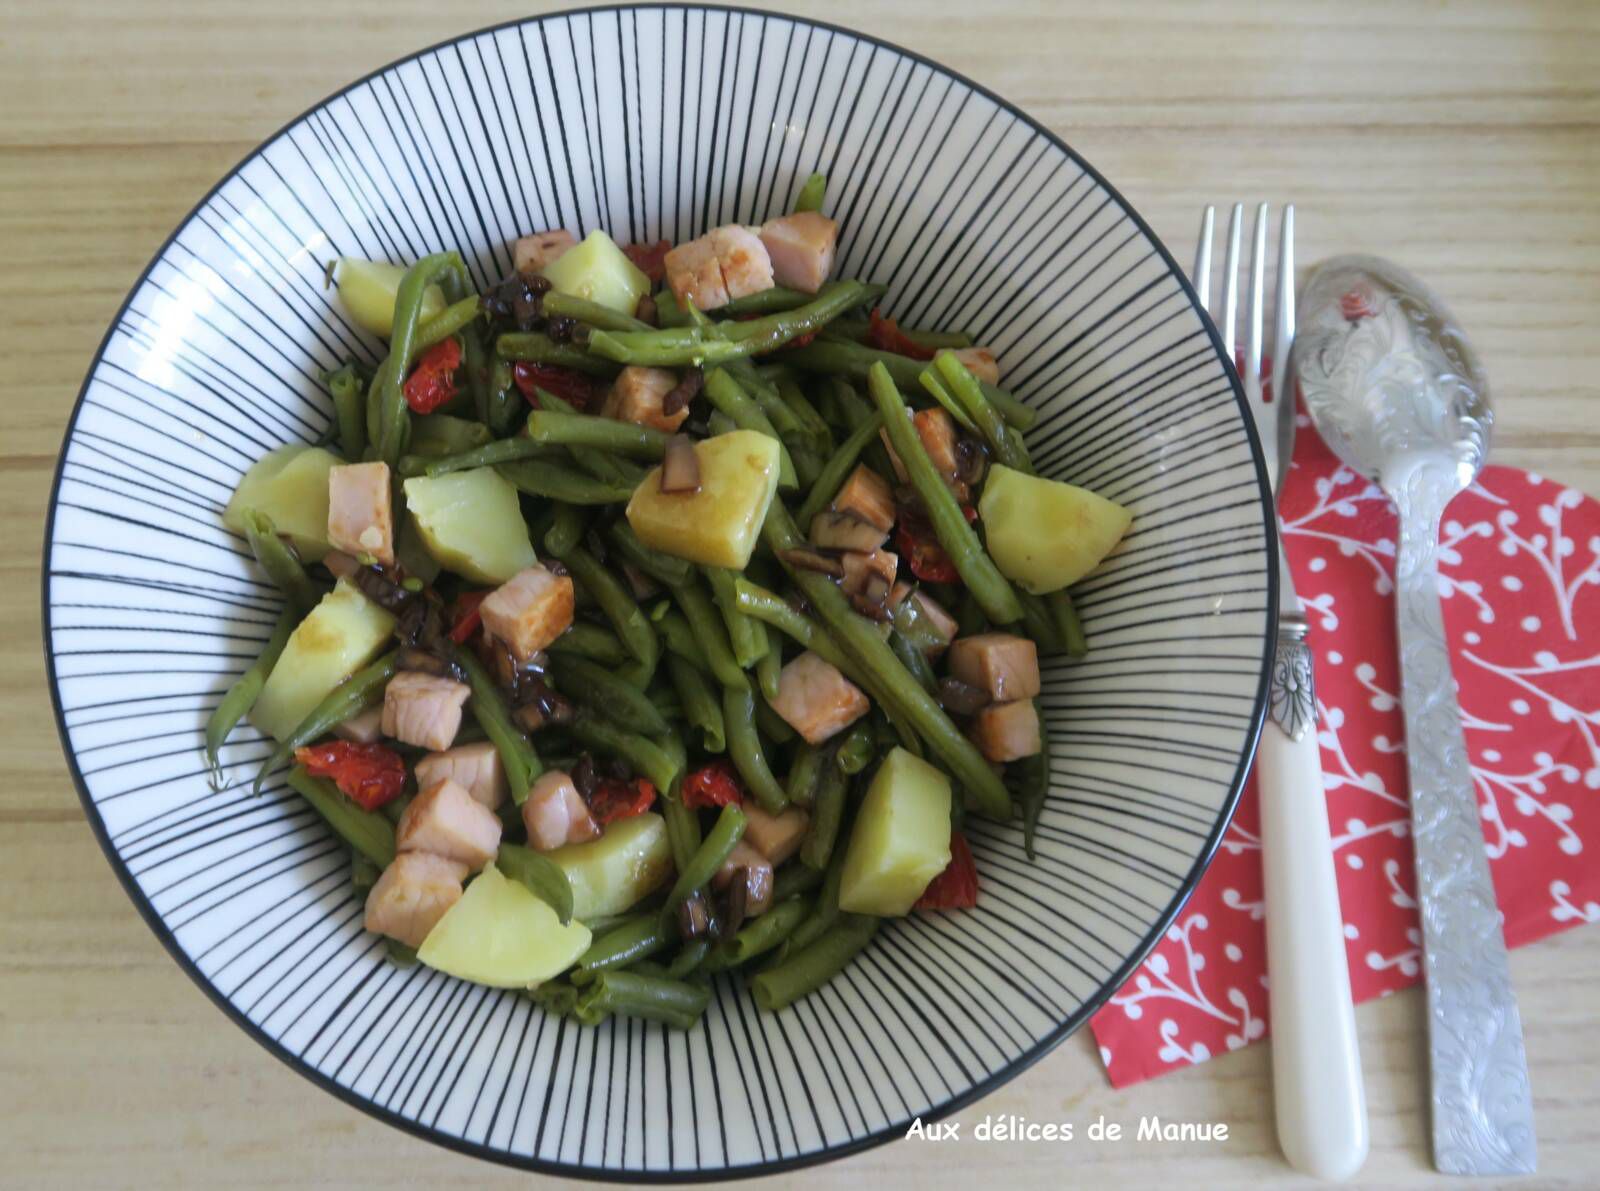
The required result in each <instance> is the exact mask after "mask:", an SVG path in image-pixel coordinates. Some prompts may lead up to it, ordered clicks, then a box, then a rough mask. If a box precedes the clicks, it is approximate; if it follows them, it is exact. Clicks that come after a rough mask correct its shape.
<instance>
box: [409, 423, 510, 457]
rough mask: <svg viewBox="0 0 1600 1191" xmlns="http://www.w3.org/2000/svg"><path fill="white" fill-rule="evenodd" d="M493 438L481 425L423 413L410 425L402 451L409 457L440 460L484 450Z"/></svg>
mask: <svg viewBox="0 0 1600 1191" xmlns="http://www.w3.org/2000/svg"><path fill="white" fill-rule="evenodd" d="M493 438H494V435H492V434H491V433H490V432H489V428H488V427H487V426H485V425H484V424H483V423H482V422H474V421H469V420H468V419H466V418H453V417H451V416H450V415H449V414H423V415H422V416H420V417H418V418H415V419H413V421H412V423H411V439H410V441H409V442H408V443H407V444H406V449H407V450H409V451H410V452H411V453H412V454H413V455H422V456H431V457H433V458H444V457H445V456H448V455H459V454H461V453H462V452H464V451H472V450H476V449H477V448H479V447H486V446H488V445H489V443H490V442H491V441H493Z"/></svg>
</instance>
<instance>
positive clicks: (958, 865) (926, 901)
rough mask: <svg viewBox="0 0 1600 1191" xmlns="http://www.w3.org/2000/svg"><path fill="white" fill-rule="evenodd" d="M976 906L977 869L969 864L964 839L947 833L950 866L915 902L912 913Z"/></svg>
mask: <svg viewBox="0 0 1600 1191" xmlns="http://www.w3.org/2000/svg"><path fill="white" fill-rule="evenodd" d="M977 904H978V866H977V865H976V864H974V863H973V861H972V849H971V848H969V847H968V846H967V837H966V836H964V835H962V834H961V833H960V832H959V831H952V832H951V833H950V863H949V864H947V865H945V867H944V872H942V873H940V874H939V875H938V876H937V877H935V878H934V879H933V880H932V881H929V882H928V887H927V888H926V889H924V890H923V891H922V896H921V897H919V898H918V899H917V904H916V905H915V906H913V907H912V909H914V910H970V909H972V907H973V906H975V905H977Z"/></svg>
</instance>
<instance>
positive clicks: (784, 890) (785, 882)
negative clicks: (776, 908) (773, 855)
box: [772, 864, 822, 905]
mask: <svg viewBox="0 0 1600 1191" xmlns="http://www.w3.org/2000/svg"><path fill="white" fill-rule="evenodd" d="M820 884H822V874H821V873H819V872H816V871H815V870H813V869H809V868H807V867H806V866H805V865H803V864H785V865H783V866H782V867H780V868H779V869H778V871H777V873H776V875H774V876H773V878H772V901H773V904H774V905H776V904H777V903H778V902H786V901H788V900H789V899H790V898H791V897H799V896H800V895H801V894H802V893H810V892H811V891H812V890H813V889H815V888H816V887H817V886H818V885H820Z"/></svg>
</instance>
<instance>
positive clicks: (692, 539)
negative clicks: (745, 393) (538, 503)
mask: <svg viewBox="0 0 1600 1191" xmlns="http://www.w3.org/2000/svg"><path fill="white" fill-rule="evenodd" d="M563 259H565V258H563ZM694 453H695V455H696V456H697V457H698V458H699V460H700V490H699V491H698V492H663V491H661V469H660V468H659V467H657V468H655V469H653V470H652V471H651V472H650V474H649V475H647V476H645V478H644V479H643V480H642V481H640V483H639V486H638V487H637V488H635V489H634V492H633V499H632V500H630V501H629V502H628V524H629V525H631V526H633V532H634V533H636V534H638V535H639V540H640V541H641V542H643V543H644V544H645V545H646V546H653V547H655V548H656V549H657V550H665V551H666V552H667V553H668V554H675V555H677V556H678V557H679V558H687V559H688V560H689V561H690V562H698V563H701V564H703V565H705V566H713V567H731V568H732V569H733V570H743V569H744V565H745V564H746V563H747V562H749V561H750V553H751V551H753V550H754V549H755V547H756V538H757V537H758V536H759V535H760V533H761V523H762V522H763V521H765V520H766V517H767V508H768V506H769V505H771V504H772V496H773V493H775V492H776V491H777V490H778V444H777V442H776V441H774V440H773V439H771V438H768V437H767V436H766V435H765V434H759V433H757V432H756V431H754V430H734V431H731V432H730V433H728V434H719V435H717V436H716V437H715V438H707V439H702V440H701V441H699V442H697V443H695V445H694Z"/></svg>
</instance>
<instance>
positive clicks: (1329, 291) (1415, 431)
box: [1293, 256, 1536, 1175]
mask: <svg viewBox="0 0 1600 1191" xmlns="http://www.w3.org/2000/svg"><path fill="white" fill-rule="evenodd" d="M1293 361H1294V369H1295V374H1296V376H1297V377H1298V379H1299V382H1300V387H1301V391H1302V393H1303V394H1304V397H1305V401H1306V406H1307V408H1308V409H1309V410H1310V411H1311V417H1312V420H1313V421H1314V422H1315V423H1316V426H1317V430H1318V431H1319V432H1320V433H1321V435H1322V437H1323V440H1324V441H1325V442H1327V444H1328V446H1329V447H1331V448H1332V449H1333V451H1334V453H1335V454H1337V455H1338V456H1339V458H1340V459H1341V460H1343V461H1344V463H1345V465H1346V466H1348V467H1350V468H1351V469H1352V470H1354V471H1356V472H1358V473H1360V474H1361V475H1364V476H1366V477H1367V478H1369V479H1371V480H1374V481H1376V483H1377V484H1378V485H1379V486H1380V487H1381V488H1382V489H1383V490H1384V492H1385V493H1387V494H1388V496H1389V499H1390V500H1392V501H1393V502H1394V503H1395V506H1396V508H1397V509H1398V510H1399V513H1400V542H1399V548H1398V554H1397V558H1396V564H1395V601H1396V610H1397V616H1398V627H1399V637H1400V675H1401V705H1402V707H1403V708H1404V711H1405V720H1406V766H1407V770H1408V772H1409V777H1410V782H1411V835H1412V839H1413V841H1414V843H1415V847H1416V861H1417V892H1418V900H1419V902H1420V904H1421V913H1422V934H1423V963H1424V967H1425V969H1426V973H1427V989H1428V1049H1429V1066H1430V1069H1431V1076H1432V1108H1433V1114H1432V1115H1433V1162H1434V1166H1435V1167H1437V1168H1438V1169H1439V1170H1441V1171H1444V1172H1445V1173H1447V1174H1477V1175H1509V1174H1526V1173H1530V1172H1532V1171H1533V1170H1534V1167H1535V1157H1536V1155H1535V1144H1534V1132H1533V1103H1532V1099H1531V1096H1530V1093H1529V1089H1528V1064H1527V1057H1526V1055H1525V1054H1524V1052H1523V1046H1522V1022H1521V1019H1520V1017H1519V1016H1518V1014H1517V1001H1516V995H1515V994H1514V993H1513V991H1512V988H1511V972H1510V969H1509V967H1508V965H1507V961H1506V945H1505V939H1504V937H1503V936H1502V934H1501V928H1500V911H1499V907H1498V906H1497V905H1496V903H1495V894H1494V886H1493V884H1492V883H1491V882H1490V879H1489V862H1488V858H1487V855H1486V854H1485V851H1484V843H1483V832H1482V828H1481V827H1480V826H1479V816H1478V799H1477V794H1476V792H1475V790H1474V788H1473V782H1472V771H1471V769H1470V768H1469V766H1468V763H1467V751H1466V743H1465V740H1464V739H1463V736H1462V732H1461V709H1460V707H1459V706H1458V705H1457V702H1456V688H1455V682H1454V680H1453V679H1452V677H1451V674H1450V655H1449V653H1448V651H1447V649H1446V646H1445V639H1444V621H1443V617H1442V615H1441V612H1440V607H1439V580H1438V551H1439V521H1440V517H1441V515H1442V514H1443V512H1444V509H1445V506H1446V505H1447V504H1449V503H1450V500H1451V499H1452V498H1453V497H1454V496H1455V495H1456V494H1457V493H1458V492H1460V491H1461V490H1462V489H1464V488H1466V487H1467V486H1468V485H1469V484H1471V483H1472V481H1473V478H1474V477H1475V476H1476V475H1477V474H1478V469H1479V468H1481V467H1482V466H1483V458H1484V455H1485V453H1486V452H1487V450H1488V446H1489V429H1490V426H1491V424H1492V422H1493V414H1492V412H1491V411H1490V408H1489V389H1488V382H1487V380H1486V378H1485V377H1484V374H1483V369H1482V367H1481V366H1480V365H1479V363H1478V359H1477V356H1476V355H1475V354H1474V353H1473V351H1472V349H1471V348H1470V347H1469V346H1468V344H1467V342H1466V340H1465V338H1463V336H1462V334H1461V332H1460V331H1459V330H1458V329H1457V327H1456V325H1455V322H1454V320H1453V319H1452V318H1451V317H1450V313H1449V312H1448V311H1447V310H1446V309H1445V308H1444V306H1443V304H1442V303H1441V302H1440V301H1439V300H1438V298H1437V297H1435V296H1434V294H1433V292H1432V291H1431V290H1429V289H1428V288H1427V287H1426V286H1425V285H1423V283H1422V282H1421V281H1419V280H1418V279H1417V278H1416V277H1414V276H1412V275H1411V274H1410V273H1408V272H1406V271H1405V270H1404V269H1401V268H1399V267H1398V266H1396V265H1393V264H1390V263H1389V262H1387V261H1383V260H1379V259H1377V258H1376V257H1367V256H1341V257H1336V258H1334V259H1333V260H1330V261H1327V262H1325V263H1324V264H1323V265H1322V266H1321V267H1320V268H1319V269H1318V270H1317V271H1316V273H1315V274H1314V275H1313V276H1312V278H1311V280H1310V281H1309V282H1308V283H1307V286H1306V290H1305V293H1304V295H1303V296H1302V298H1301V322H1300V330H1299V335H1298V336H1297V338H1296V339H1295V344H1294V355H1293Z"/></svg>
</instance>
